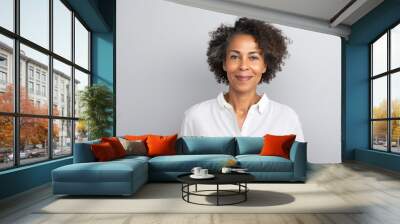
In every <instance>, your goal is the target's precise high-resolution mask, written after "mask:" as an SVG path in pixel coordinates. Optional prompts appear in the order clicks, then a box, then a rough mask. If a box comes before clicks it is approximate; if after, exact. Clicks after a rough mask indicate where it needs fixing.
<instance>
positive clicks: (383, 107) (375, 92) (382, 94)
mask: <svg viewBox="0 0 400 224" xmlns="http://www.w3.org/2000/svg"><path fill="white" fill-rule="evenodd" d="M372 103H373V104H372V105H373V108H372V118H387V78H386V76H384V77H380V78H377V79H374V80H373V81H372Z"/></svg>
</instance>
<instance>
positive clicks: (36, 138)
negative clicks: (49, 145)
mask: <svg viewBox="0 0 400 224" xmlns="http://www.w3.org/2000/svg"><path fill="white" fill-rule="evenodd" d="M13 91H14V88H13V85H8V86H7V89H6V92H4V93H0V111H2V112H13V107H14V97H13ZM20 109H21V112H22V113H24V114H42V115H46V114H47V110H48V107H47V106H40V105H36V106H35V105H34V104H33V102H32V101H31V100H30V99H29V96H28V93H27V92H26V90H25V88H24V87H21V88H20ZM55 113H56V114H58V113H59V112H58V110H55ZM0 125H1V127H2V128H1V129H0V147H3V148H12V146H13V120H12V117H11V116H0ZM20 126H21V129H20V148H21V149H24V148H25V146H26V145H31V144H33V145H36V144H42V145H44V144H45V143H46V142H47V136H48V130H49V129H48V119H47V118H32V117H21V119H20ZM58 135H59V128H58V127H57V126H56V125H54V126H53V138H57V137H58Z"/></svg>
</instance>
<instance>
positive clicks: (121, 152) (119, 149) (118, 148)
mask: <svg viewBox="0 0 400 224" xmlns="http://www.w3.org/2000/svg"><path fill="white" fill-rule="evenodd" d="M101 142H108V143H110V145H111V146H112V148H113V149H114V152H115V155H116V156H117V158H122V157H124V156H126V151H125V149H124V147H123V146H122V144H121V142H120V141H119V139H118V138H117V137H103V138H101Z"/></svg>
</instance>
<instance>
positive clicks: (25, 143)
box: [19, 117, 49, 164]
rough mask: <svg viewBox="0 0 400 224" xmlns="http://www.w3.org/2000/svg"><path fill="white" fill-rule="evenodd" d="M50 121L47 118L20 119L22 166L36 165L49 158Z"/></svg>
mask: <svg viewBox="0 0 400 224" xmlns="http://www.w3.org/2000/svg"><path fill="white" fill-rule="evenodd" d="M48 121H49V120H48V119H45V118H31V117H21V118H20V138H19V139H20V151H19V156H20V160H21V164H28V163H35V162H38V161H42V160H47V159H48V158H49V150H48V149H49V148H48V131H49V129H48V127H49V125H48Z"/></svg>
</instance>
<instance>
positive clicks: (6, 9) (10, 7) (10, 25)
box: [0, 0, 14, 31]
mask: <svg viewBox="0 0 400 224" xmlns="http://www.w3.org/2000/svg"><path fill="white" fill-rule="evenodd" d="M0 9H1V13H0V26H2V27H3V28H6V29H8V30H10V31H14V0H1V1H0Z"/></svg>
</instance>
